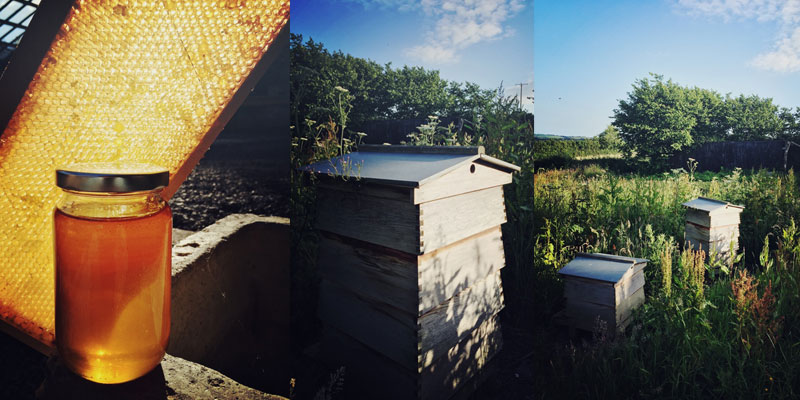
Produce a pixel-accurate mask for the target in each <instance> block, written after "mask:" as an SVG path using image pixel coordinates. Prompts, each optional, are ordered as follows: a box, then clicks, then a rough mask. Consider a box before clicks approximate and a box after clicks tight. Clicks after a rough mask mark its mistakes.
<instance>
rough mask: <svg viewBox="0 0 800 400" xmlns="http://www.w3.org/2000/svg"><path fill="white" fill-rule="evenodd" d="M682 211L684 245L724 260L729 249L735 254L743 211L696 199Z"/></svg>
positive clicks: (711, 201)
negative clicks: (684, 229)
mask: <svg viewBox="0 0 800 400" xmlns="http://www.w3.org/2000/svg"><path fill="white" fill-rule="evenodd" d="M683 206H684V207H686V241H687V242H688V243H689V246H691V248H692V249H693V250H703V251H705V252H706V254H707V255H710V254H711V253H715V254H717V256H719V257H720V258H723V259H727V258H728V257H729V256H731V255H732V254H730V251H731V248H732V249H733V252H734V253H735V252H736V251H737V250H739V222H740V220H741V219H740V215H739V214H741V213H742V211H743V210H744V207H742V206H737V205H734V204H731V203H728V202H726V201H720V200H714V199H708V198H705V197H699V198H696V199H694V200H692V201H689V202H686V203H683Z"/></svg>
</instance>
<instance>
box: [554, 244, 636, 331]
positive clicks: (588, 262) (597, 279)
mask: <svg viewBox="0 0 800 400" xmlns="http://www.w3.org/2000/svg"><path fill="white" fill-rule="evenodd" d="M647 262H648V260H646V259H643V258H631V257H622V256H615V255H610V254H602V253H594V254H588V253H578V255H577V256H576V257H575V259H574V260H572V261H570V262H569V263H567V265H565V266H564V267H563V268H561V269H560V270H559V271H558V274H559V275H560V276H561V277H562V279H563V280H564V298H565V300H566V307H565V308H564V310H563V311H562V312H560V313H559V315H558V316H557V319H559V320H560V321H561V322H562V323H564V324H566V325H569V326H572V327H575V328H579V329H583V330H586V331H592V330H594V329H595V328H596V327H595V324H596V322H597V318H598V317H599V318H600V320H602V321H605V323H606V329H607V330H608V332H610V333H612V334H613V333H614V332H616V331H620V330H623V329H624V328H625V327H626V326H627V325H628V323H629V322H630V317H631V313H632V312H633V310H634V309H635V308H636V307H638V306H640V305H641V304H642V303H644V272H642V271H643V270H644V268H645V267H646V266H647Z"/></svg>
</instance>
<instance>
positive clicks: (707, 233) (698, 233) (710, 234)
mask: <svg viewBox="0 0 800 400" xmlns="http://www.w3.org/2000/svg"><path fill="white" fill-rule="evenodd" d="M685 232H686V237H692V238H696V239H699V240H703V241H706V242H717V241H722V240H738V239H739V225H726V226H724V227H719V228H711V229H708V228H705V227H702V226H697V225H695V224H693V223H690V222H689V223H686V228H685Z"/></svg>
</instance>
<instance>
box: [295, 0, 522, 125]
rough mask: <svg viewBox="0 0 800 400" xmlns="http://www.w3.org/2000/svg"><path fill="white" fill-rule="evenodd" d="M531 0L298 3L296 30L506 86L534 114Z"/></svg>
mask: <svg viewBox="0 0 800 400" xmlns="http://www.w3.org/2000/svg"><path fill="white" fill-rule="evenodd" d="M533 14H534V12H533V0H478V1H473V0H325V1H322V0H293V1H292V5H291V31H292V32H293V33H299V34H302V35H303V37H304V39H308V38H309V37H311V38H313V39H314V40H315V41H318V42H322V43H323V44H324V45H325V47H326V48H327V49H328V50H331V51H335V50H341V51H342V52H344V53H349V54H351V55H353V56H356V57H362V58H368V59H371V60H373V61H376V62H378V63H381V64H385V63H388V62H391V63H392V65H393V66H394V67H402V66H403V65H409V66H422V67H425V68H426V69H435V70H439V72H440V75H441V77H442V78H444V79H448V80H453V81H457V82H474V83H477V84H478V85H480V86H481V87H483V88H485V89H496V88H498V87H499V86H500V83H501V82H502V83H503V86H504V87H505V88H506V89H507V94H508V95H512V94H517V95H518V94H519V86H514V85H515V84H518V83H527V86H523V98H524V99H523V100H524V103H523V104H524V107H525V108H526V109H528V110H530V111H532V110H533V104H532V103H531V100H529V99H528V97H531V96H533V92H532V90H533V62H534V61H533V16H534V15H533Z"/></svg>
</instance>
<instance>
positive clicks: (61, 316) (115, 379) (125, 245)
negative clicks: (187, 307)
mask: <svg viewBox="0 0 800 400" xmlns="http://www.w3.org/2000/svg"><path fill="white" fill-rule="evenodd" d="M59 172H60V173H61V172H63V171H59ZM126 172H127V171H126ZM84 174H85V173H84ZM103 174H105V175H104V176H105V177H107V178H108V179H107V180H106V183H105V184H104V183H102V182H101V183H100V184H99V185H98V184H97V182H99V181H96V182H95V183H94V186H92V184H91V183H87V182H86V179H85V178H86V176H87V175H76V176H77V178H79V179H83V180H80V181H79V185H78V187H79V188H81V189H84V190H87V189H93V188H94V189H97V190H109V188H110V187H109V186H108V185H112V186H113V185H119V184H120V183H121V182H126V180H127V185H129V186H130V185H132V183H131V182H135V179H134V178H132V176H134V175H131V174H127V175H126V174H120V173H119V169H118V168H117V169H113V168H112V169H111V172H105V173H103ZM103 174H100V173H97V172H92V173H90V174H89V176H92V177H97V176H98V175H103ZM163 174H165V176H166V174H167V172H166V171H164V172H163ZM138 177H139V179H140V180H141V179H144V182H145V184H144V186H141V185H140V186H141V187H138V188H139V189H142V188H145V189H146V188H150V187H152V186H156V187H157V189H154V190H151V191H147V190H143V191H136V192H106V191H103V192H86V191H75V190H70V189H74V187H72V186H70V185H69V182H67V183H66V184H65V183H64V182H62V181H59V186H61V187H62V188H64V187H65V186H66V187H69V188H70V189H65V191H64V195H63V196H62V199H61V200H60V201H59V203H58V205H57V208H56V210H55V213H54V214H55V215H54V230H55V264H56V268H55V283H56V285H55V287H56V290H55V292H56V293H55V300H56V345H57V348H58V352H59V355H60V356H61V358H62V360H63V362H64V364H65V365H66V366H67V367H68V368H70V369H71V370H72V371H74V372H75V373H77V374H78V375H80V376H83V377H84V378H86V379H89V380H92V381H95V382H100V383H121V382H126V381H130V380H133V379H136V378H138V377H140V376H142V375H144V374H146V373H147V372H148V371H150V370H151V369H153V368H154V367H155V366H156V365H158V364H159V363H160V362H161V359H162V357H163V356H164V352H165V349H166V346H167V340H168V338H169V324H170V282H171V280H170V278H171V263H170V257H171V241H172V240H171V239H172V213H171V211H170V209H169V205H167V203H166V202H165V201H164V200H163V199H161V197H160V196H159V195H158V191H159V190H160V187H158V185H155V184H152V182H151V184H150V185H149V186H148V184H147V179H148V177H150V175H148V174H140V175H138ZM73 178H74V176H73ZM114 179H117V181H114ZM73 183H74V182H73ZM140 183H141V182H140ZM81 185H82V186H81ZM103 185H106V186H103ZM134 186H135V185H134ZM111 188H112V189H113V187H111ZM118 189H121V190H122V189H125V190H129V189H130V188H129V187H122V188H118Z"/></svg>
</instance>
